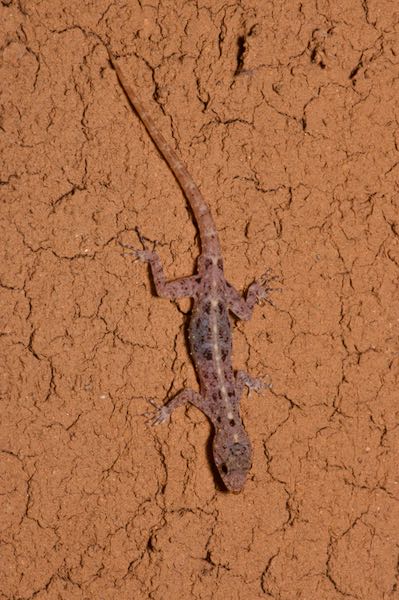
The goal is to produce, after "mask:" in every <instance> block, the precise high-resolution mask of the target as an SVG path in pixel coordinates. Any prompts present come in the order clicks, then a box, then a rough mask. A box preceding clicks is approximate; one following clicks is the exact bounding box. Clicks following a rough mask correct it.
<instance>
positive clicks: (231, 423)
mask: <svg viewBox="0 0 399 600" xmlns="http://www.w3.org/2000/svg"><path fill="white" fill-rule="evenodd" d="M229 423H230V425H231V426H232V427H234V425H235V424H236V422H235V421H234V419H230V421H229Z"/></svg>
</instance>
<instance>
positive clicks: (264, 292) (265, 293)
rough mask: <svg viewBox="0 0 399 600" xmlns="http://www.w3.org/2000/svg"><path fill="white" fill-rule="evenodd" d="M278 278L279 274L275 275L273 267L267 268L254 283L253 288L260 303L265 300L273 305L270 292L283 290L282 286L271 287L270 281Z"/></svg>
mask: <svg viewBox="0 0 399 600" xmlns="http://www.w3.org/2000/svg"><path fill="white" fill-rule="evenodd" d="M276 279H278V276H277V275H273V271H272V270H271V269H266V271H265V272H264V273H263V274H262V275H261V276H260V277H259V279H258V280H257V281H255V283H253V284H252V286H251V287H252V289H253V291H254V292H255V294H256V300H257V302H258V303H259V304H260V303H261V302H263V301H264V300H265V301H266V302H268V303H269V304H271V306H274V305H273V301H272V300H271V298H269V293H270V292H281V288H275V287H271V286H270V283H271V282H272V281H275V280H276Z"/></svg>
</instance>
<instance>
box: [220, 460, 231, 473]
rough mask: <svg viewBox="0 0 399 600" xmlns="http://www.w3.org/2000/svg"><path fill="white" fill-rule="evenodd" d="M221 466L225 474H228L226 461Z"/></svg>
mask: <svg viewBox="0 0 399 600" xmlns="http://www.w3.org/2000/svg"><path fill="white" fill-rule="evenodd" d="M220 468H221V470H222V473H224V474H225V475H227V473H228V472H229V470H228V468H227V466H226V465H225V463H223V464H222V465H220Z"/></svg>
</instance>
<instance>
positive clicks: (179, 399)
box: [149, 389, 206, 425]
mask: <svg viewBox="0 0 399 600" xmlns="http://www.w3.org/2000/svg"><path fill="white" fill-rule="evenodd" d="M149 402H150V403H151V404H152V405H153V406H155V408H156V411H155V414H153V415H152V416H151V417H150V418H149V422H150V423H151V425H160V424H161V423H164V422H165V421H168V420H169V417H170V415H171V414H172V412H173V411H174V410H175V409H176V408H178V407H179V406H185V405H186V404H193V405H194V406H195V407H197V408H198V409H199V410H201V411H202V412H204V413H205V414H206V412H205V410H204V408H205V406H204V400H203V398H202V396H201V394H199V393H198V392H195V391H194V390H191V389H186V390H182V391H181V392H179V393H178V394H177V395H176V396H174V397H173V398H171V399H170V400H168V402H166V404H164V405H163V406H158V405H157V404H155V402H154V401H153V400H149Z"/></svg>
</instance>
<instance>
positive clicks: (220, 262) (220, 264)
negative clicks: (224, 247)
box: [217, 258, 223, 269]
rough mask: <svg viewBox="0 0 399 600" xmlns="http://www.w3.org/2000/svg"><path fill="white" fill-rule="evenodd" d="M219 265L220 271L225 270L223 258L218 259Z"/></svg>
mask: <svg viewBox="0 0 399 600" xmlns="http://www.w3.org/2000/svg"><path fill="white" fill-rule="evenodd" d="M217 265H218V269H223V261H222V259H221V258H218V262H217Z"/></svg>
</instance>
